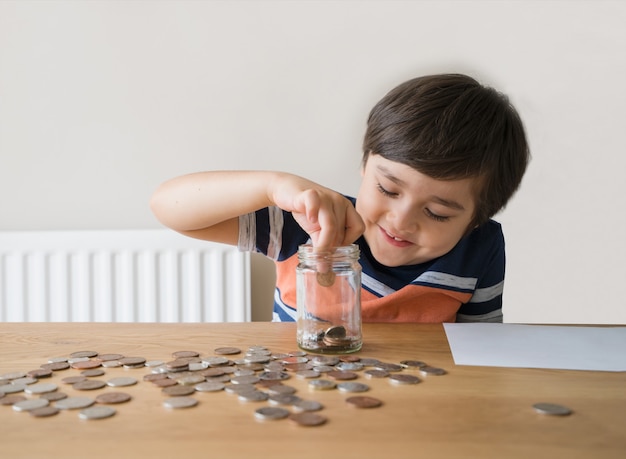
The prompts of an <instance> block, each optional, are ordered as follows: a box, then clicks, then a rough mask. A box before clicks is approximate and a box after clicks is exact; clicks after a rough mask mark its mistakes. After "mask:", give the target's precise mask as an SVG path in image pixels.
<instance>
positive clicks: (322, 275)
mask: <svg viewBox="0 0 626 459" xmlns="http://www.w3.org/2000/svg"><path fill="white" fill-rule="evenodd" d="M316 277H317V283H318V284H319V285H321V286H322V287H330V286H331V285H333V284H334V283H335V273H334V272H333V271H326V272H319V271H318V272H317V275H316Z"/></svg>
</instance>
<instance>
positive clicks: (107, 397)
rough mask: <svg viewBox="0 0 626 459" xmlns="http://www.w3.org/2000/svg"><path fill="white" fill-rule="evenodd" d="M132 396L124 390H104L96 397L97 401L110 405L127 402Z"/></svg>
mask: <svg viewBox="0 0 626 459" xmlns="http://www.w3.org/2000/svg"><path fill="white" fill-rule="evenodd" d="M131 398H132V397H131V396H130V394H127V393H125V392H106V393H104V394H100V395H98V396H97V397H96V402H97V403H102V404H105V405H112V404H117V403H125V402H128V401H129V400H130V399H131Z"/></svg>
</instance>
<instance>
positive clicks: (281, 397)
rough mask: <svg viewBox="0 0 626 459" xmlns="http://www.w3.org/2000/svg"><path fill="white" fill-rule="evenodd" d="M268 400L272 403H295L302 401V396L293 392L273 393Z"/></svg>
mask: <svg viewBox="0 0 626 459" xmlns="http://www.w3.org/2000/svg"><path fill="white" fill-rule="evenodd" d="M268 400H269V402H270V403H271V404H272V405H294V404H296V403H299V402H301V401H302V399H301V398H300V397H298V396H297V395H293V394H271V395H270V396H269V399H268Z"/></svg>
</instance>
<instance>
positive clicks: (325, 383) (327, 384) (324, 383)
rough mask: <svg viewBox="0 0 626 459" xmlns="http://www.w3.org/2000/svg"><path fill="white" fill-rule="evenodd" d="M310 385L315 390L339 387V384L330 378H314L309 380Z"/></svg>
mask: <svg viewBox="0 0 626 459" xmlns="http://www.w3.org/2000/svg"><path fill="white" fill-rule="evenodd" d="M309 387H310V388H311V389H315V390H330V389H334V388H335V387H337V384H335V383H334V382H332V381H329V380H328V379H313V380H311V381H309Z"/></svg>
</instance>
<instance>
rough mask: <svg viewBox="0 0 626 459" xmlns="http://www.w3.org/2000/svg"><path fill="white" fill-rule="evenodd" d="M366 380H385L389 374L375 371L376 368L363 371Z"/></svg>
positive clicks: (383, 371) (384, 371)
mask: <svg viewBox="0 0 626 459" xmlns="http://www.w3.org/2000/svg"><path fill="white" fill-rule="evenodd" d="M363 374H364V375H365V377H366V378H370V379H371V378H386V377H387V376H389V372H388V371H386V370H377V369H376V368H372V369H370V370H365V371H364V372H363Z"/></svg>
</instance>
